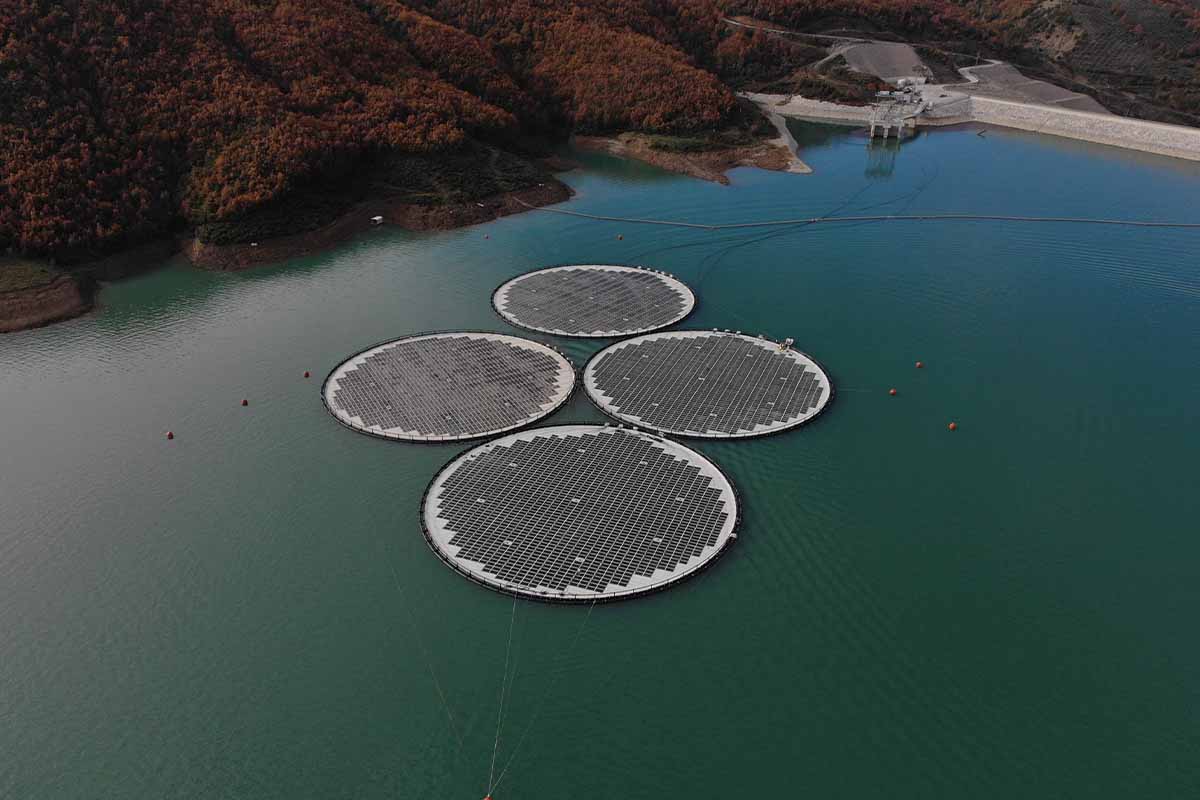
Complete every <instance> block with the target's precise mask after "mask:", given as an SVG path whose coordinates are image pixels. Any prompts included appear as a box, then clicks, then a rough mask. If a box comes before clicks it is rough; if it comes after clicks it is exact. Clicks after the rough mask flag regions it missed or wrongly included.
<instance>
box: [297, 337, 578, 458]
mask: <svg viewBox="0 0 1200 800" xmlns="http://www.w3.org/2000/svg"><path fill="white" fill-rule="evenodd" d="M574 388H575V369H574V367H573V366H572V365H571V362H570V361H568V360H567V358H566V357H565V356H563V355H562V354H561V353H559V352H558V351H557V350H555V349H553V348H552V347H549V346H547V345H544V344H541V343H539V342H534V341H530V340H528V339H523V338H520V337H517V336H507V335H504V334H499V333H482V332H470V331H463V332H453V333H428V334H421V335H416V336H409V337H405V338H402V339H396V340H393V341H389V342H384V343H383V344H379V345H376V346H374V347H371V348H369V349H367V350H364V351H363V352H361V353H359V354H357V355H355V356H351V357H350V358H348V359H346V360H345V361H343V362H342V363H341V364H339V365H338V366H337V367H335V368H334V370H333V371H332V372H331V373H330V374H329V377H328V378H326V380H325V385H324V387H323V388H322V392H321V395H322V399H323V400H324V402H325V407H326V409H328V410H329V413H330V414H332V415H333V416H334V418H335V419H337V421H338V422H340V423H342V424H343V425H346V426H347V427H349V428H352V429H354V430H356V431H358V432H360V433H365V434H369V435H371V436H378V437H381V438H384V439H396V440H401V441H410V442H452V441H459V440H463V439H473V438H477V437H482V436H495V435H497V434H500V433H504V432H506V431H510V430H514V429H516V428H520V427H523V426H525V425H528V424H530V423H532V422H535V421H537V420H539V419H541V418H543V417H545V416H547V415H549V414H552V413H553V412H554V411H555V410H557V409H558V408H559V407H560V406H562V405H563V404H564V403H565V402H566V401H567V398H569V397H570V396H571V392H572V390H573V389H574Z"/></svg>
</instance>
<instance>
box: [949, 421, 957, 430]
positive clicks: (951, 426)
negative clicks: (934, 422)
mask: <svg viewBox="0 0 1200 800" xmlns="http://www.w3.org/2000/svg"><path fill="white" fill-rule="evenodd" d="M946 427H948V428H949V429H950V430H952V431H956V430H958V423H957V422H951V423H950V424H949V425H947V426H946Z"/></svg>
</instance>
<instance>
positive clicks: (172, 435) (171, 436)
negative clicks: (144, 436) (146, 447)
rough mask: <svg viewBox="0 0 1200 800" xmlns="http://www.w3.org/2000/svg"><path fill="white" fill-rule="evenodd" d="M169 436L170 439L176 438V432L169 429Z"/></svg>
mask: <svg viewBox="0 0 1200 800" xmlns="http://www.w3.org/2000/svg"><path fill="white" fill-rule="evenodd" d="M167 438H168V439H174V438H175V434H174V433H173V432H172V431H167Z"/></svg>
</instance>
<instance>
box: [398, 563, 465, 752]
mask: <svg viewBox="0 0 1200 800" xmlns="http://www.w3.org/2000/svg"><path fill="white" fill-rule="evenodd" d="M384 557H385V558H386V559H387V563H388V569H390V570H391V572H392V580H393V581H394V582H395V584H396V591H398V592H399V593H400V601H401V602H400V605H402V606H404V610H405V612H407V615H408V623H409V625H410V626H411V627H412V631H413V638H414V639H416V640H417V649H418V650H419V651H420V653H421V657H422V658H423V659H424V661H425V667H426V669H428V670H429V677H431V678H433V686H434V688H435V689H436V690H437V694H438V698H439V699H440V700H441V701H442V708H443V709H444V710H445V711H446V719H447V720H449V722H450V732H451V733H452V734H454V740H455V741H456V742H457V743H458V750H456V751H455V754H456V755H457V754H458V753H460V752H462V749H463V740H462V735H461V734H459V732H458V726H457V725H456V724H455V723H454V712H453V711H452V710H451V709H450V701H449V700H447V699H446V693H445V692H444V691H443V690H442V682H441V681H439V680H438V676H437V672H436V671H435V670H434V668H433V658H432V656H431V655H430V654H429V652H428V651H427V650H426V649H425V642H424V640H423V639H422V638H421V630H420V628H418V627H417V619H416V617H415V616H413V613H412V609H411V608H409V606H408V596H407V595H405V593H404V586H403V585H402V584H401V583H400V575H399V574H398V573H397V572H396V565H395V564H393V563H392V559H391V556H388V555H387V554H386V553H385V554H384Z"/></svg>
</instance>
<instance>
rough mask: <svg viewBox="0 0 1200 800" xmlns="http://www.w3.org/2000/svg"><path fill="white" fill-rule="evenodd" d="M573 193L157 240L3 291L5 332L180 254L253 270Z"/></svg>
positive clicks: (64, 314)
mask: <svg viewBox="0 0 1200 800" xmlns="http://www.w3.org/2000/svg"><path fill="white" fill-rule="evenodd" d="M571 195H572V191H571V189H570V187H569V186H567V185H566V184H564V183H562V182H561V181H557V180H553V179H551V180H549V181H547V182H545V183H541V184H538V185H537V186H529V187H526V188H524V189H518V190H516V191H512V192H504V193H502V194H497V195H493V196H491V197H487V198H484V199H482V200H480V201H478V202H469V203H454V204H444V205H417V204H414V203H390V204H389V203H388V202H387V201H379V200H371V201H364V202H362V203H359V204H357V205H355V206H354V207H353V208H352V209H350V210H349V211H347V212H346V213H345V214H343V215H342V216H341V217H339V218H338V219H337V220H335V221H334V222H332V223H330V224H328V225H326V226H324V227H322V228H318V229H317V230H314V231H306V232H304V233H297V234H293V235H291V236H282V237H278V238H274V239H269V240H265V241H262V242H255V243H245V244H229V245H214V244H206V243H204V242H202V241H200V240H198V239H196V238H194V237H188V238H184V239H183V240H182V241H173V240H164V241H159V242H154V243H151V244H149V245H144V246H142V247H138V248H135V249H134V250H131V251H129V252H126V253H121V254H118V255H116V256H111V257H109V258H106V259H103V260H100V261H96V262H93V263H91V264H87V265H83V266H81V267H79V268H78V270H77V271H76V273H63V274H62V275H59V276H58V277H56V278H54V279H53V280H51V281H49V282H47V283H42V284H38V285H34V286H29V287H22V288H18V289H12V290H8V291H0V333H10V332H14V331H21V330H27V329H30V328H38V327H41V326H43V325H49V324H51V323H53V322H61V321H63V320H67V319H71V318H73V317H78V316H80V315H81V314H85V313H87V312H88V311H90V310H91V309H92V307H93V295H94V291H93V289H92V286H93V285H94V283H95V281H97V280H101V281H103V280H114V279H118V278H120V277H124V276H125V275H128V274H132V273H134V272H136V271H138V269H139V268H140V267H137V266H130V265H135V264H138V263H139V261H140V262H141V263H145V262H147V261H148V260H151V259H152V260H154V261H162V260H164V259H166V258H169V257H170V256H171V255H173V254H174V253H177V252H180V251H182V252H183V254H184V255H185V256H187V258H188V260H189V261H191V263H192V264H193V265H195V266H197V267H200V268H202V269H212V270H241V269H249V268H251V267H255V266H260V265H263V264H271V263H278V262H280V261H286V260H287V259H291V258H298V257H301V256H305V255H311V254H313V253H318V252H321V251H322V250H325V249H328V248H329V247H332V246H334V245H336V244H339V243H341V242H344V241H346V240H348V239H350V238H352V237H354V236H355V235H357V234H359V233H362V232H363V231H365V230H367V229H369V228H373V227H375V223H374V222H373V221H372V217H376V216H380V217H383V221H382V224H387V225H398V226H400V227H402V228H405V229H407V230H413V231H433V230H450V229H453V228H462V227H466V226H468V225H477V224H480V223H483V222H490V221H491V220H494V219H498V218H500V217H505V216H508V215H509V214H516V213H519V212H522V211H528V210H529V208H530V207H534V208H537V207H540V206H545V205H551V204H553V203H561V202H563V201H565V200H568V199H570V197H571ZM136 254H143V255H144V256H145V258H142V259H140V260H139V259H137V258H135V257H134V256H135V255H136Z"/></svg>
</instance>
